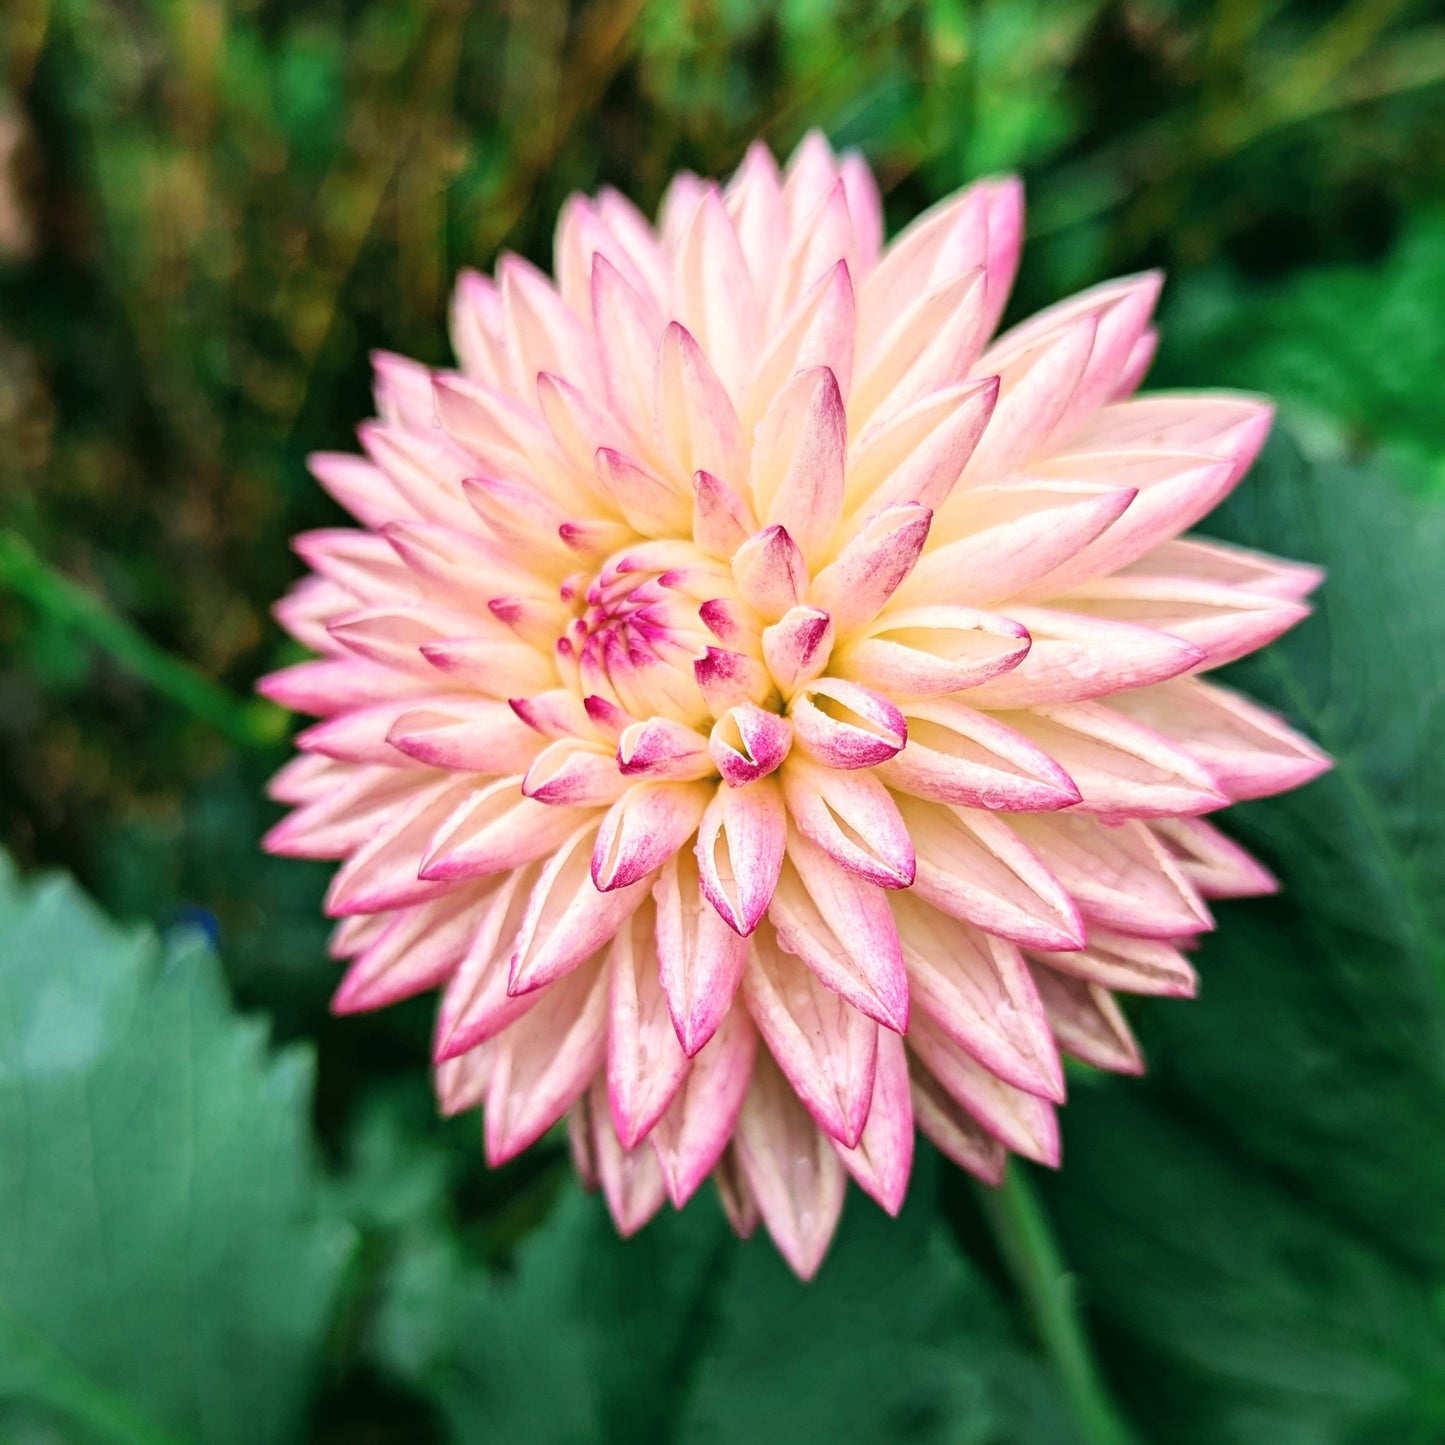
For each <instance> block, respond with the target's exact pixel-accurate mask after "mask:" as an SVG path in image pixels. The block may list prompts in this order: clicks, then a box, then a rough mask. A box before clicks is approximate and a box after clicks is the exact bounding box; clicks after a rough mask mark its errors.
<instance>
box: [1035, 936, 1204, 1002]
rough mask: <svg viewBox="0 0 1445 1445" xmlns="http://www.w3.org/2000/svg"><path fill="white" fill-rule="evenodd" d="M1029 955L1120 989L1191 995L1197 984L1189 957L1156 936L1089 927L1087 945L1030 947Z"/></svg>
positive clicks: (1076, 975) (1165, 995)
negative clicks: (1052, 949)
mask: <svg viewBox="0 0 1445 1445" xmlns="http://www.w3.org/2000/svg"><path fill="white" fill-rule="evenodd" d="M1028 956H1029V958H1030V959H1031V960H1033V961H1036V962H1039V963H1044V964H1047V965H1048V966H1049V967H1050V968H1051V969H1053V970H1054V972H1055V973H1067V974H1069V975H1071V976H1072V977H1074V978H1078V979H1082V980H1083V981H1084V982H1085V983H1097V984H1099V985H1100V986H1101V987H1102V988H1106V989H1117V990H1118V991H1119V992H1121V993H1144V994H1157V995H1159V996H1160V997H1162V998H1193V997H1194V995H1195V993H1196V992H1197V991H1198V988H1199V979H1198V976H1197V975H1196V974H1195V972H1194V969H1193V967H1192V965H1191V964H1190V962H1189V960H1188V959H1187V958H1185V957H1184V955H1183V954H1182V953H1181V952H1180V951H1179V950H1178V949H1177V948H1175V947H1174V946H1173V945H1172V944H1169V943H1165V942H1164V941H1163V940H1162V939H1158V938H1131V937H1129V935H1128V934H1127V933H1114V932H1112V931H1111V930H1110V929H1107V928H1098V927H1094V928H1091V929H1090V930H1089V943H1088V947H1086V948H1080V949H1076V950H1074V952H1072V953H1042V952H1036V951H1030V953H1029V955H1028Z"/></svg>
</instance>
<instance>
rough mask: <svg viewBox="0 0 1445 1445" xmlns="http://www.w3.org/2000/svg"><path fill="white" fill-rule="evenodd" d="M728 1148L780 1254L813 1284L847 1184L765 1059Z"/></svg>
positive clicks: (804, 1113)
mask: <svg viewBox="0 0 1445 1445" xmlns="http://www.w3.org/2000/svg"><path fill="white" fill-rule="evenodd" d="M733 1148H734V1150H735V1152H736V1156H737V1162H738V1166H739V1169H740V1171H741V1173H742V1176H743V1178H744V1179H745V1180H746V1181H747V1185H748V1189H749V1191H750V1192H751V1194H752V1196H753V1198H754V1200H756V1202H757V1207H758V1209H759V1211H760V1212H761V1214H762V1217H763V1223H764V1224H766V1225H767V1227H768V1233H769V1234H771V1235H772V1237H773V1242H774V1243H775V1244H776V1245H777V1247H778V1252H779V1253H780V1254H781V1255H782V1256H783V1258H784V1259H786V1260H787V1261H788V1263H789V1264H790V1265H791V1266H792V1267H793V1269H794V1271H795V1272H796V1273H797V1274H798V1275H799V1276H800V1277H801V1278H803V1279H811V1278H812V1277H813V1275H814V1274H816V1273H817V1271H818V1266H819V1265H820V1264H822V1262H823V1255H824V1254H825V1253H826V1251H827V1248H828V1245H829V1243H830V1242H831V1241H832V1238H833V1231H834V1230H835V1229H836V1228H837V1227H838V1216H839V1215H840V1214H841V1213H842V1212H843V1195H844V1192H845V1189H846V1184H847V1177H848V1176H847V1175H846V1174H845V1173H844V1170H843V1166H842V1164H840V1163H839V1162H838V1156H837V1155H836V1154H834V1152H833V1151H832V1149H831V1148H829V1147H828V1142H827V1136H826V1135H825V1134H823V1133H822V1132H821V1131H820V1130H819V1128H818V1126H817V1125H816V1124H814V1123H813V1120H812V1119H811V1117H810V1116H809V1115H808V1112H807V1110H806V1109H804V1108H803V1106H802V1105H801V1104H800V1103H799V1102H798V1099H797V1096H796V1095H795V1094H794V1093H793V1091H792V1089H791V1088H790V1087H789V1086H788V1083H787V1081H786V1080H785V1079H784V1078H783V1076H782V1074H781V1073H780V1072H779V1071H778V1067H777V1065H776V1064H774V1063H773V1061H772V1060H771V1059H770V1058H768V1057H767V1056H766V1055H765V1054H760V1055H759V1056H758V1059H757V1062H756V1064H755V1065H754V1068H753V1076H752V1082H751V1084H750V1085H749V1088H748V1093H747V1098H746V1099H745V1100H744V1101H743V1107H742V1112H741V1114H740V1115H739V1116H738V1124H737V1130H736V1133H735V1135H734V1143H733Z"/></svg>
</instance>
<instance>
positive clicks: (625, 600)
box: [556, 543, 712, 726]
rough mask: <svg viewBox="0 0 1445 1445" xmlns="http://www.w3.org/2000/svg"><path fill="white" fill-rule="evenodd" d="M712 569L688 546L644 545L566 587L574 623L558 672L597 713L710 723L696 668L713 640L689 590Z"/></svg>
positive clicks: (559, 651) (559, 654)
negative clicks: (701, 571) (605, 709)
mask: <svg viewBox="0 0 1445 1445" xmlns="http://www.w3.org/2000/svg"><path fill="white" fill-rule="evenodd" d="M706 563H707V559H705V558H703V557H702V556H701V554H700V553H697V552H696V549H695V548H693V547H692V546H691V544H689V543H678V544H672V543H644V544H642V545H640V546H638V547H636V548H632V549H628V550H626V551H623V552H619V553H618V554H616V555H615V556H613V557H612V558H610V559H609V560H608V561H607V562H606V563H604V564H603V566H602V567H601V568H600V569H599V570H598V572H597V573H596V574H595V575H594V576H591V577H589V576H588V575H587V574H578V575H576V576H573V577H569V578H568V579H567V580H566V581H565V582H563V583H562V586H561V589H560V591H561V597H562V601H563V602H564V604H566V605H567V606H568V607H569V609H571V610H572V611H573V613H574V616H573V619H572V621H571V623H570V624H569V625H568V627H567V629H566V631H565V632H564V633H563V634H562V636H561V637H559V638H558V639H557V643H556V659H557V666H558V669H559V671H560V672H561V674H562V676H563V677H564V678H566V679H568V680H569V681H571V682H572V683H573V684H574V685H575V686H576V688H577V689H578V691H579V692H580V693H581V695H582V697H583V698H585V699H588V700H589V702H590V705H591V707H592V710H593V712H594V714H595V713H597V712H598V710H599V707H602V706H603V705H606V706H611V707H616V708H619V709H621V711H622V712H624V713H626V714H628V715H629V717H630V719H632V720H638V719H643V720H645V719H648V718H653V717H663V718H670V719H673V720H675V721H677V722H680V723H683V724H685V725H688V726H696V725H697V724H698V723H700V722H701V721H703V719H705V718H706V717H707V716H708V710H707V702H706V699H705V698H704V696H703V693H702V690H701V688H700V687H699V685H698V682H697V677H696V671H695V665H696V663H697V662H698V660H699V659H701V658H702V657H703V656H704V655H705V654H706V652H707V648H708V645H709V643H710V641H711V640H712V639H711V638H710V636H709V634H708V633H707V630H706V628H705V627H704V625H703V622H702V620H701V617H700V616H699V604H698V600H697V598H696V597H693V596H689V595H687V593H686V591H685V590H683V589H684V588H685V586H686V582H687V579H688V577H689V576H690V575H693V574H694V573H695V572H696V571H697V570H698V566H699V564H701V565H703V566H706ZM678 564H681V565H678Z"/></svg>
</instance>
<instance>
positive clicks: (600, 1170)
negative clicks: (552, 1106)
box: [568, 1079, 667, 1239]
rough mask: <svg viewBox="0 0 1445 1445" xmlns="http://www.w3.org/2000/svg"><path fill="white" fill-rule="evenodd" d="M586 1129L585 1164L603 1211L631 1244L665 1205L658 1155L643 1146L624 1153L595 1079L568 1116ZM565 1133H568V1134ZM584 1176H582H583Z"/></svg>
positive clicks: (603, 1089)
mask: <svg viewBox="0 0 1445 1445" xmlns="http://www.w3.org/2000/svg"><path fill="white" fill-rule="evenodd" d="M573 1118H576V1119H578V1120H579V1132H580V1130H581V1129H583V1128H585V1129H586V1131H587V1135H588V1137H587V1139H586V1143H585V1147H586V1149H587V1153H586V1155H585V1156H584V1159H585V1161H586V1162H587V1163H588V1164H590V1165H591V1167H592V1170H593V1171H595V1176H596V1180H597V1184H598V1185H599V1186H600V1188H601V1190H602V1197H603V1199H605V1200H606V1201H607V1212H608V1213H609V1214H610V1215H611V1216H612V1222H613V1224H615V1225H616V1226H617V1232H618V1234H619V1235H621V1236H622V1238H623V1239H630V1238H631V1237H632V1236H633V1235H634V1234H636V1233H637V1231H638V1230H639V1229H641V1228H642V1226H643V1225H644V1224H646V1223H647V1221H648V1220H649V1219H651V1218H652V1217H653V1215H654V1214H656V1213H657V1211H658V1210H659V1209H661V1208H662V1206H663V1205H664V1204H665V1203H666V1202H667V1189H666V1187H665V1185H664V1184H663V1179H662V1170H661V1169H660V1168H659V1167H658V1163H657V1155H656V1154H655V1153H654V1152H653V1150H652V1148H651V1147H650V1146H649V1145H648V1144H638V1145H635V1146H633V1147H632V1148H628V1147H627V1146H626V1145H625V1144H624V1143H623V1142H622V1140H621V1139H620V1138H619V1137H618V1135H617V1133H616V1131H615V1130H614V1128H613V1124H612V1120H611V1118H609V1117H608V1111H607V1085H606V1084H605V1083H604V1082H603V1080H601V1079H598V1080H597V1081H596V1082H595V1083H594V1084H593V1085H592V1088H591V1090H590V1091H589V1092H588V1093H587V1094H586V1095H585V1096H584V1097H583V1098H582V1100H580V1101H579V1103H578V1106H577V1108H576V1109H574V1110H573V1112H572V1114H571V1115H570V1116H569V1120H568V1122H569V1125H570V1123H571V1120H572V1119H573ZM569 1132H570V1130H569ZM584 1177H585V1176H584Z"/></svg>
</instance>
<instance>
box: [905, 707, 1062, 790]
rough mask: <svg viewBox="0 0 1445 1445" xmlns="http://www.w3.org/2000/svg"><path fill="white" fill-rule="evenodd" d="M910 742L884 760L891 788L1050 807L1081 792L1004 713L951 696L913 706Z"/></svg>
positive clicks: (908, 728)
mask: <svg viewBox="0 0 1445 1445" xmlns="http://www.w3.org/2000/svg"><path fill="white" fill-rule="evenodd" d="M906 727H907V737H908V746H907V748H905V749H904V750H903V751H902V752H901V753H899V754H898V756H897V757H895V758H893V759H891V761H885V762H883V763H882V764H881V765H880V767H879V771H878V776H879V778H880V779H881V780H882V781H883V782H884V783H886V784H887V785H888V786H889V787H890V788H897V789H898V790H899V791H900V792H904V793H912V794H914V795H915V796H916V797H920V798H928V799H931V800H932V801H934V802H939V803H962V804H964V805H965V806H967V807H970V808H987V809H989V810H990V811H1004V812H1024V813H1036V812H1051V811H1052V810H1054V809H1055V808H1068V807H1071V806H1073V805H1074V804H1075V803H1077V802H1078V801H1079V796H1080V795H1079V790H1078V788H1077V787H1076V786H1075V785H1074V781H1073V779H1072V778H1070V776H1069V775H1068V773H1066V772H1065V771H1064V769H1063V768H1062V767H1060V766H1059V764H1058V762H1057V761H1056V760H1055V759H1054V758H1053V757H1051V756H1050V755H1049V753H1048V752H1047V751H1045V750H1044V749H1042V748H1040V747H1038V746H1036V745H1035V744H1034V743H1032V742H1030V741H1029V739H1027V738H1026V737H1023V736H1022V735H1020V734H1019V733H1018V732H1016V731H1015V730H1014V729H1013V728H1011V727H1008V726H1007V725H1005V724H1004V723H1003V722H1001V721H1000V720H999V719H998V718H996V717H994V716H992V715H990V714H988V713H981V712H977V711H975V710H974V709H973V708H970V707H965V706H964V704H963V703H961V702H955V701H954V700H953V699H952V698H927V699H919V700H917V701H915V702H910V703H909V704H908V716H907V719H906Z"/></svg>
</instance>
